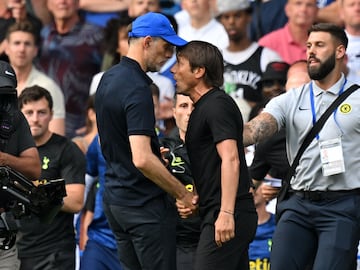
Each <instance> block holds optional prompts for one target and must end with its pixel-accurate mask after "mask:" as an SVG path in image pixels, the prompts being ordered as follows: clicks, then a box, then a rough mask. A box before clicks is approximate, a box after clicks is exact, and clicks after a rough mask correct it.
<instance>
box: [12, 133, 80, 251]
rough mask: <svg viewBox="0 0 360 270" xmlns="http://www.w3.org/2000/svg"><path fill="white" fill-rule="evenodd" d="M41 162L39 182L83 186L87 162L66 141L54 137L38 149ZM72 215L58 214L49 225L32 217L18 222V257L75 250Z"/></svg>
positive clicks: (77, 150)
mask: <svg viewBox="0 0 360 270" xmlns="http://www.w3.org/2000/svg"><path fill="white" fill-rule="evenodd" d="M38 150H39V155H40V159H41V163H42V167H41V168H42V170H41V179H47V180H52V179H59V178H63V179H65V184H66V185H68V184H74V183H76V184H85V171H86V162H85V156H84V154H83V153H82V152H81V150H80V149H79V148H78V147H77V146H76V145H75V144H74V143H73V142H72V141H71V140H69V139H67V138H65V137H63V136H60V135H57V134H53V135H52V137H51V138H50V139H49V140H48V141H47V142H46V143H45V144H43V145H41V146H39V147H38ZM73 220H74V214H72V213H66V212H63V211H60V212H59V213H58V214H57V215H56V216H55V218H54V220H53V221H52V223H51V224H44V223H41V222H40V220H39V218H38V217H37V216H34V215H30V216H25V217H23V218H22V219H21V220H20V224H21V227H20V232H21V237H20V240H19V241H18V243H17V246H18V250H19V257H32V256H41V255H45V254H50V253H53V252H55V251H58V250H63V249H64V250H75V235H74V226H73Z"/></svg>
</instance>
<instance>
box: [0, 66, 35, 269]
mask: <svg viewBox="0 0 360 270" xmlns="http://www.w3.org/2000/svg"><path fill="white" fill-rule="evenodd" d="M16 86H17V80H16V75H15V71H14V70H13V68H12V67H11V66H10V65H9V64H8V63H7V62H4V61H0V166H8V167H10V168H11V169H13V170H16V171H17V172H20V173H22V174H23V175H24V176H25V177H27V178H28V179H29V180H35V179H38V177H39V176H40V160H39V154H38V151H37V150H36V147H35V143H34V140H33V138H32V137H31V133H30V130H29V125H28V123H27V122H26V119H25V118H24V115H23V114H22V113H21V112H20V111H19V110H18V107H17V91H16ZM10 199H11V198H10V197H9V194H8V193H7V192H5V191H0V214H1V219H0V269H2V270H17V269H19V261H18V258H17V249H16V246H15V245H13V242H14V241H15V237H16V231H17V228H10V230H11V231H12V232H11V233H10V232H9V228H7V227H6V224H5V223H7V222H8V221H7V218H4V216H3V215H5V212H7V213H9V214H10V215H11V212H10V209H9V208H8V203H10V202H9V200H10ZM9 233H10V234H9ZM4 237H7V238H4Z"/></svg>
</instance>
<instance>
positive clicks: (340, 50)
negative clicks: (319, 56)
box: [335, 45, 346, 59]
mask: <svg viewBox="0 0 360 270" xmlns="http://www.w3.org/2000/svg"><path fill="white" fill-rule="evenodd" d="M335 55H336V59H341V58H344V57H345V55H346V49H345V46H344V45H339V46H337V48H336V51H335Z"/></svg>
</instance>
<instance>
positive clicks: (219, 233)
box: [171, 41, 257, 270]
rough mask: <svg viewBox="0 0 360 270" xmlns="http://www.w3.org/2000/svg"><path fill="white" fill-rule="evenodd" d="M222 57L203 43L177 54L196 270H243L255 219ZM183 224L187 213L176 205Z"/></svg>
mask: <svg viewBox="0 0 360 270" xmlns="http://www.w3.org/2000/svg"><path fill="white" fill-rule="evenodd" d="M223 69H224V67H223V59H222V55H221V52H220V51H219V50H218V49H217V48H216V47H215V46H213V45H211V44H210V43H207V42H203V41H191V42H189V43H188V44H187V45H185V46H184V47H181V48H179V49H178V51H177V63H176V64H175V66H174V67H173V68H172V70H171V71H172V72H173V73H174V78H175V80H176V81H177V86H178V88H177V92H178V93H179V94H184V95H188V96H189V97H190V98H191V99H192V101H193V102H194V106H195V109H194V110H193V111H192V113H191V116H190V120H189V124H188V128H187V132H186V136H185V141H186V148H187V150H188V154H189V158H190V164H191V171H192V175H193V177H194V182H195V186H196V190H197V192H198V194H199V214H200V217H201V219H202V227H201V234H200V240H199V244H198V247H197V251H196V258H195V266H194V269H195V270H200V269H214V270H215V269H229V270H231V269H234V270H235V269H248V267H249V258H248V248H249V243H250V242H251V241H252V239H253V237H254V235H255V231H256V226H257V214H256V210H255V206H254V201H253V196H252V194H251V193H250V192H249V190H250V187H251V181H250V177H249V173H248V170H247V166H246V161H245V153H244V146H243V142H242V141H243V137H242V131H243V120H242V116H241V113H240V111H239V108H238V107H237V105H236V103H235V101H234V100H233V99H232V98H231V97H230V96H228V95H227V94H226V93H225V92H224V91H222V90H220V89H219V87H220V86H222V84H223V72H224V70H223ZM177 206H178V211H179V213H180V215H181V216H182V217H184V218H186V217H188V216H189V215H190V214H191V211H189V209H188V208H187V207H186V206H184V205H183V204H182V203H181V202H177Z"/></svg>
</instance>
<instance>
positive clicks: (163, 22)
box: [128, 12, 187, 46]
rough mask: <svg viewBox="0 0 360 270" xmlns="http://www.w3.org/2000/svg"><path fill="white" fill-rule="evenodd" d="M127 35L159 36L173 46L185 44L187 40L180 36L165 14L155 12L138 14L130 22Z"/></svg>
mask: <svg viewBox="0 0 360 270" xmlns="http://www.w3.org/2000/svg"><path fill="white" fill-rule="evenodd" d="M128 36H129V37H146V36H152V37H160V38H162V39H164V40H166V41H167V42H169V43H170V44H172V45H175V46H184V45H186V44H187V41H186V40H184V39H182V38H180V37H179V36H178V35H177V34H176V32H175V30H174V28H173V26H172V25H171V23H170V21H169V19H168V18H166V16H164V15H162V14H160V13H155V12H148V13H146V14H144V15H142V16H139V17H138V18H137V19H136V20H135V21H133V23H132V29H131V31H130V32H129V34H128Z"/></svg>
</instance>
